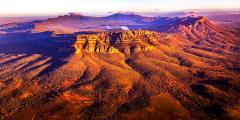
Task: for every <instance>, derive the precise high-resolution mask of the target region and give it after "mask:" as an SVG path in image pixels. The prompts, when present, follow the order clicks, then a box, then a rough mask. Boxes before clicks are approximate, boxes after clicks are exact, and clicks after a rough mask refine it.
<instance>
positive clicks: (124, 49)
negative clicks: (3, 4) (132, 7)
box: [0, 16, 240, 120]
mask: <svg viewBox="0 0 240 120" xmlns="http://www.w3.org/2000/svg"><path fill="white" fill-rule="evenodd" d="M115 17H116V16H115ZM115 17H114V18H115ZM111 19H112V18H111ZM174 26H175V28H173V29H169V30H168V32H158V31H152V30H114V31H113V30H111V31H101V32H99V31H98V32H96V31H94V32H93V31H91V32H82V33H78V34H77V35H76V36H75V35H56V34H55V35H54V36H53V35H52V34H50V33H49V32H42V33H30V32H29V33H28V32H27V33H16V34H17V35H19V36H16V35H15V34H13V33H12V34H8V35H5V36H4V35H2V36H1V39H2V40H6V41H0V42H1V43H0V44H2V45H5V46H6V47H4V48H3V47H1V48H0V89H1V91H0V108H1V109H0V116H1V118H3V119H22V118H29V119H32V118H34V119H40V118H41V119H131V120H132V119H136V120H139V119H143V120H146V119H166V120H171V119H176V118H178V119H183V120H184V119H227V118H228V119H237V118H239V104H240V103H239V102H240V101H239V97H240V96H239V94H238V93H239V92H240V89H239V85H240V81H239V80H240V73H239V66H240V63H239V60H240V58H239V51H240V47H239V36H237V35H238V34H237V33H236V32H235V31H234V30H230V29H227V28H224V27H221V26H218V25H214V24H212V23H211V22H209V21H208V20H206V19H205V18H204V17H197V18H195V17H186V18H182V19H180V22H179V23H177V24H176V25H174ZM154 29H161V27H159V28H158V27H157V26H156V27H155V28H154ZM159 31H161V30H159ZM20 36H22V37H20ZM33 38H34V39H33ZM7 40H8V41H7ZM27 113H31V114H27Z"/></svg>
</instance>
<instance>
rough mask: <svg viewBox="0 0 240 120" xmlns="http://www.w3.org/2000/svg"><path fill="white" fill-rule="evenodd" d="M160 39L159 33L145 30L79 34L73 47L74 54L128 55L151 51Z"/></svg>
mask: <svg viewBox="0 0 240 120" xmlns="http://www.w3.org/2000/svg"><path fill="white" fill-rule="evenodd" d="M160 39H161V35H160V34H159V33H157V32H153V31H146V30H136V31H116V32H96V33H88V34H79V35H78V36H77V40H76V42H75V44H74V47H75V49H76V51H75V53H76V54H79V53H81V52H90V53H119V52H122V53H124V54H130V53H134V52H140V51H147V50H151V49H153V48H154V45H156V44H157V43H158V41H159V40H160Z"/></svg>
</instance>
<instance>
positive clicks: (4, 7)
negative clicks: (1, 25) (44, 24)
mask: <svg viewBox="0 0 240 120" xmlns="http://www.w3.org/2000/svg"><path fill="white" fill-rule="evenodd" d="M216 8H220V9H225V8H226V9H228V8H240V0H0V16H11V15H12V16H14V15H51V14H66V13H69V12H95V11H97V12H108V11H111V12H117V11H134V12H141V11H149V10H154V9H158V10H159V11H162V12H166V11H178V10H187V9H216Z"/></svg>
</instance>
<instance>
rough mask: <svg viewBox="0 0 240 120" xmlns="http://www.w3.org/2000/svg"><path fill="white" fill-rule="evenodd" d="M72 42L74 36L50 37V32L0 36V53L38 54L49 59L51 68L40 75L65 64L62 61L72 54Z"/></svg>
mask: <svg viewBox="0 0 240 120" xmlns="http://www.w3.org/2000/svg"><path fill="white" fill-rule="evenodd" d="M74 41H75V37H74V35H58V36H52V32H42V33H32V32H18V33H8V34H0V46H1V47H0V53H4V54H14V55H18V54H25V55H26V56H31V55H33V54H40V55H41V56H42V57H51V58H52V59H51V60H50V61H48V63H51V66H49V67H48V68H47V69H45V70H44V71H43V72H42V73H40V74H45V73H48V72H51V71H52V70H54V69H56V68H57V67H60V66H62V65H63V64H64V63H65V62H64V59H65V58H67V57H68V56H69V55H71V54H72V53H73V52H74V48H73V47H72V44H73V43H74Z"/></svg>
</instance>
